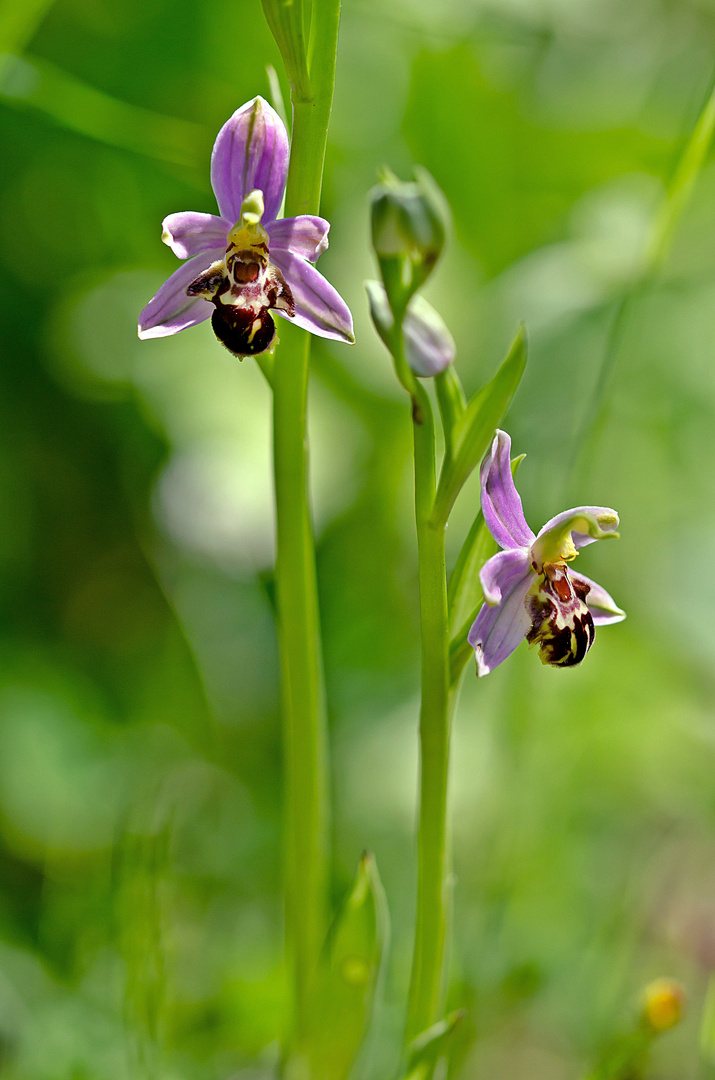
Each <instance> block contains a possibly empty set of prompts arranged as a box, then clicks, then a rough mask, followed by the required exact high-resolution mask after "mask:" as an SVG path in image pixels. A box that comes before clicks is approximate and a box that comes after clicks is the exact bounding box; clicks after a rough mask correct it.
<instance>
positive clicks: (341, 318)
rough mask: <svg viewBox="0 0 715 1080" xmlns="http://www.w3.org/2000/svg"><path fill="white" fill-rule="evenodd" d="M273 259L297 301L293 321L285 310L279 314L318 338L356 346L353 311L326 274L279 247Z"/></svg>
mask: <svg viewBox="0 0 715 1080" xmlns="http://www.w3.org/2000/svg"><path fill="white" fill-rule="evenodd" d="M270 258H271V262H273V263H275V265H276V266H277V267H278V269H279V270H280V271H281V272H282V274H283V276H284V277H285V279H286V281H287V282H288V285H289V286H290V289H291V292H292V293H293V299H294V301H295V315H294V316H293V317H292V318H291V316H290V315H288V314H287V313H286V312H284V311H278V312H277V314H278V315H282V316H283V318H285V319H288V320H289V322H292V323H295V325H296V326H301V327H302V328H303V329H304V330H309V331H310V333H311V334H317V335H318V337H324V338H331V339H333V340H334V341H347V342H349V343H350V344H352V343H353V341H354V340H355V338H354V335H353V318H352V315H351V314H350V309H349V307H348V306H347V304H346V303H345V301H344V300H343V298H342V297H341V296H340V294H339V293H337V292H336V290H335V289H334V288H333V286H332V285H331V284H330V283H329V282H328V281H326V280H325V278H324V277H323V275H322V274H320V273H318V271H317V270H316V269H315V267H314V266H311V264H310V263H309V262H306V261H305V259H301V258H299V257H298V256H297V255H293V254H292V253H291V252H290V251H282V250H281V249H280V248H276V250H275V251H273V250H271V254H270Z"/></svg>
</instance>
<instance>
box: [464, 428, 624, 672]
mask: <svg viewBox="0 0 715 1080" xmlns="http://www.w3.org/2000/svg"><path fill="white" fill-rule="evenodd" d="M480 479H481V488H482V512H483V514H484V520H485V522H486V524H487V527H488V529H489V531H490V533H491V534H492V536H493V537H494V539H495V540H496V542H497V543H498V544H499V547H500V548H501V549H502V550H501V551H499V552H497V554H496V555H493V556H492V558H491V559H488V560H487V562H486V563H485V564H484V566H483V567H482V570H481V572H480V575H479V576H480V581H481V584H482V590H483V593H484V604H483V605H482V607H481V608H480V610H479V614H478V615H477V618H476V620H475V621H474V623H473V624H472V628H471V630H470V631H469V643H470V645H472V647H473V648H474V650H475V653H476V657H477V673H478V674H479V675H487V674H488V673H489V672H490V671H493V669H494V668H495V667H497V666H498V665H499V664H501V663H502V662H503V661H504V660H506V658H507V657H508V656H510V655H511V653H512V652H513V651H514V649H515V648H516V647H517V645H518V644H519V642H520V641H522V640H523V639H524V638H526V640H527V641H528V642H529V644H530V645H538V647H539V655H540V658H541V661H542V663H544V664H553V665H555V666H557V667H572V666H573V665H574V664H580V663H581V661H582V660H583V659H584V657H585V656H586V653H587V652H588V650H589V649H590V648H591V645H592V644H593V640H594V636H595V627H596V626H605V625H607V624H608V623H617V622H620V621H621V620H622V619H624V618H625V612H623V611H621V609H620V608H619V607H618V606H617V605H616V603H615V602H614V600H613V598H612V597H611V596H610V595H609V594H608V593H607V592H606V590H605V589H604V588H602V586H601V585H598V584H597V583H596V582H595V581H591V580H590V578H587V577H585V576H584V575H583V574H578V573H576V571H574V570H572V569H571V566H570V565H569V564H570V563H571V561H572V560H573V559H574V558H575V557H576V555H577V554H578V552H579V550H580V549H581V548H582V547H585V546H586V545H587V544H592V543H593V542H594V541H595V540H604V539H607V538H608V537H616V536H617V535H618V533H617V532H616V529H617V528H618V514H617V513H616V511H615V510H611V509H610V508H609V507H606V506H577V507H575V508H574V509H573V510H564V511H563V512H562V513H560V514H557V515H556V517H554V518H552V519H551V521H548V522H547V523H546V525H544V527H543V529H542V530H541V532H539V533H538V534H537V535H536V536H535V535H534V533H533V532H532V531H531V529H530V528H529V526H528V525H527V523H526V520H525V518H524V511H523V509H522V505H521V498H520V497H519V493H518V491H517V490H516V487H515V485H514V480H513V476H512V470H511V439H510V437H509V436H508V435H507V433H506V432H505V431H497V433H496V436H495V438H494V441H493V442H492V446H491V450H490V451H489V453H488V454H487V456H486V457H485V459H484V461H483V463H482V468H481V473H480Z"/></svg>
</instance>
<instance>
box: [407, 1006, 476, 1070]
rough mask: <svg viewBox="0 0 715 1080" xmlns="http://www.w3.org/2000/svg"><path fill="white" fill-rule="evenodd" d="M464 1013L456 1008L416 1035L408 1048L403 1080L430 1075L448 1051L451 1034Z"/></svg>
mask: <svg viewBox="0 0 715 1080" xmlns="http://www.w3.org/2000/svg"><path fill="white" fill-rule="evenodd" d="M464 1015H465V1014H464V1009H458V1010H457V1011H456V1012H453V1013H450V1015H449V1016H447V1017H445V1019H444V1020H440V1021H439V1022H438V1023H436V1024H433V1025H432V1027H430V1028H427V1030H426V1031H423V1032H422V1034H421V1035H418V1036H417V1038H416V1039H415V1040H414V1042H413V1043H412V1045H411V1046H410V1048H409V1058H408V1062H407V1074H406V1078H405V1080H426V1078H427V1077H429V1076H431V1074H432V1072H433V1070H434V1067H435V1065H436V1064H437V1062H438V1061H439V1059H440V1058H441V1057H444V1055H445V1054H446V1053H447V1052H448V1050H449V1044H450V1042H451V1039H452V1036H453V1035H454V1032H455V1030H456V1028H457V1026H458V1025H459V1024H460V1023H461V1021H462V1020H463V1019H464Z"/></svg>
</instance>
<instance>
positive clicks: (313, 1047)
mask: <svg viewBox="0 0 715 1080" xmlns="http://www.w3.org/2000/svg"><path fill="white" fill-rule="evenodd" d="M387 934H388V917H387V905H386V901H385V896H384V892H383V889H382V884H381V882H380V878H379V875H378V872H377V865H376V863H375V858H374V856H373V855H372V854H371V853H370V852H366V853H365V854H364V855H363V857H362V859H361V860H360V865H359V867H358V872H357V876H356V878H355V883H354V885H353V888H352V891H351V893H350V895H349V896H348V898H347V900H346V901H345V904H344V906H343V908H342V910H341V911H340V913H339V914H338V916H337V919H336V921H335V924H334V926H333V930H332V933H331V935H330V940H329V943H328V946H327V949H326V955H325V956H324V957H323V959H322V961H321V963H320V967H319V970H318V973H317V976H316V981H315V987H314V993H313V995H312V1001H311V1008H310V1021H309V1031H308V1036H307V1040H306V1045H305V1054H306V1058H307V1063H308V1067H309V1072H308V1075H309V1076H310V1078H311V1080H345V1078H346V1077H347V1076H348V1074H349V1073H350V1070H351V1068H352V1066H353V1063H354V1061H355V1058H356V1057H357V1053H358V1050H359V1049H360V1044H361V1042H362V1039H363V1036H364V1034H365V1032H366V1030H367V1026H368V1023H369V1020H370V1016H371V1013H372V1006H373V1001H374V997H375V987H376V985H377V977H378V974H379V970H380V962H381V959H382V955H383V950H384V947H385V943H386V940H387Z"/></svg>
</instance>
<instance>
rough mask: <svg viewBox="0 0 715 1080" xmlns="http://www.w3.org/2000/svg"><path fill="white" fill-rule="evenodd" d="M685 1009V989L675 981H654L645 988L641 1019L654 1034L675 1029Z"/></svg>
mask: <svg viewBox="0 0 715 1080" xmlns="http://www.w3.org/2000/svg"><path fill="white" fill-rule="evenodd" d="M684 1008H685V989H684V988H683V986H681V984H680V983H679V982H676V981H675V979H666V978H663V979H654V981H653V982H652V983H649V984H648V986H646V988H645V993H644V1003H643V1019H644V1021H645V1023H646V1024H647V1025H648V1027H649V1028H651V1030H652V1031H654V1032H661V1031H667V1030H668V1029H669V1028H672V1027H675V1025H676V1024H677V1023H678V1022H679V1020H680V1019H681V1017H682V1015H683V1011H684Z"/></svg>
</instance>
